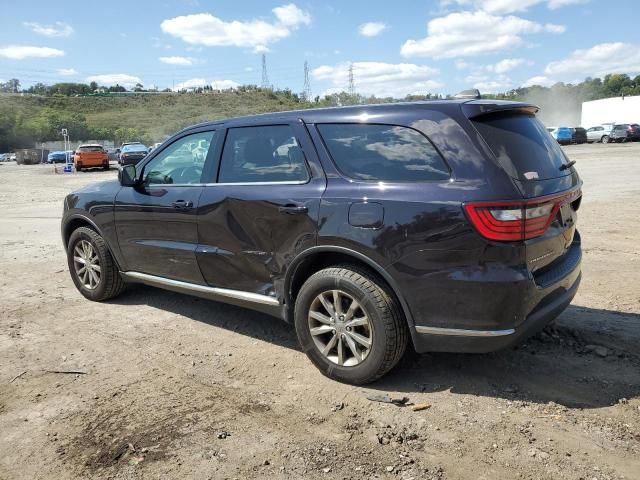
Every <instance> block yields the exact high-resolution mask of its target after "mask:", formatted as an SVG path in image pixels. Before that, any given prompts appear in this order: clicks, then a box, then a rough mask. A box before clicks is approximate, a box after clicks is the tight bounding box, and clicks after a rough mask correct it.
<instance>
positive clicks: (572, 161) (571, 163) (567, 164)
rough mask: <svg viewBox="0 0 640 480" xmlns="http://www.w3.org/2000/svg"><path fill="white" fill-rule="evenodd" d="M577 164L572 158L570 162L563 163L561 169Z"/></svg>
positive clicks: (567, 168)
mask: <svg viewBox="0 0 640 480" xmlns="http://www.w3.org/2000/svg"><path fill="white" fill-rule="evenodd" d="M575 164H576V161H575V160H571V161H570V162H569V163H565V164H564V165H562V166H561V167H560V170H569V169H570V168H571V167H573V166H574V165H575Z"/></svg>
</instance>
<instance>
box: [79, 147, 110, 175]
mask: <svg viewBox="0 0 640 480" xmlns="http://www.w3.org/2000/svg"><path fill="white" fill-rule="evenodd" d="M73 164H74V166H75V169H76V172H80V171H82V170H83V169H85V168H102V169H103V170H109V156H108V155H107V152H106V151H105V149H104V148H103V147H102V145H99V144H85V145H78V148H76V149H75V154H74V156H73Z"/></svg>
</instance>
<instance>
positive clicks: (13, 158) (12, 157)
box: [9, 153, 18, 162]
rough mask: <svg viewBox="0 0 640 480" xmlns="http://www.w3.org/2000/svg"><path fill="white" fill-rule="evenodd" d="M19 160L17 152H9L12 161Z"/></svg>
mask: <svg viewBox="0 0 640 480" xmlns="http://www.w3.org/2000/svg"><path fill="white" fill-rule="evenodd" d="M17 160H18V156H17V155H16V154H15V153H11V154H9V161H10V162H15V161H17Z"/></svg>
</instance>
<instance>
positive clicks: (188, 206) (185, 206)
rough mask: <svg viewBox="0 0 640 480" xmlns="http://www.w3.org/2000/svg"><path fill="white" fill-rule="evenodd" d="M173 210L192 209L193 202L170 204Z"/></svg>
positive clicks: (184, 201) (179, 201)
mask: <svg viewBox="0 0 640 480" xmlns="http://www.w3.org/2000/svg"><path fill="white" fill-rule="evenodd" d="M171 206H172V207H173V208H176V209H181V208H191V207H193V202H191V201H188V200H177V201H175V202H173V203H172V204H171Z"/></svg>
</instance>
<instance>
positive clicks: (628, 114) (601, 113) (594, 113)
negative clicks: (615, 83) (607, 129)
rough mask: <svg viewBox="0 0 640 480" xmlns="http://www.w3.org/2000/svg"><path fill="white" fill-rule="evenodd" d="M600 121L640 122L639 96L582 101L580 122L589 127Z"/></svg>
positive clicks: (598, 123) (600, 122)
mask: <svg viewBox="0 0 640 480" xmlns="http://www.w3.org/2000/svg"><path fill="white" fill-rule="evenodd" d="M602 123H640V96H635V97H614V98H603V99H602V100H593V101H591V102H583V103H582V121H581V123H580V124H581V125H582V126H583V127H584V128H589V127H593V126H595V125H600V124H602Z"/></svg>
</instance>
